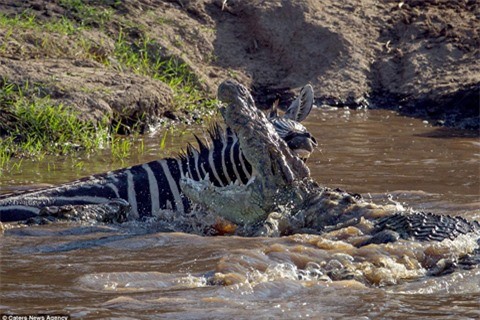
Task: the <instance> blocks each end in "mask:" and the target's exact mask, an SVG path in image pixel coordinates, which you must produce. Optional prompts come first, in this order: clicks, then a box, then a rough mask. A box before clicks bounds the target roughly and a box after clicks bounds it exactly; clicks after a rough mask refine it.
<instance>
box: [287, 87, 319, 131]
mask: <svg viewBox="0 0 480 320" xmlns="http://www.w3.org/2000/svg"><path fill="white" fill-rule="evenodd" d="M312 107H313V88H312V86H311V85H310V84H307V85H306V86H304V87H303V88H302V90H301V91H300V94H299V95H298V97H297V98H296V99H295V100H294V101H293V102H292V104H291V105H290V107H288V109H287V111H286V112H285V116H284V117H285V118H287V119H290V120H295V121H298V122H302V121H303V120H305V119H306V118H307V116H308V115H309V114H310V111H312Z"/></svg>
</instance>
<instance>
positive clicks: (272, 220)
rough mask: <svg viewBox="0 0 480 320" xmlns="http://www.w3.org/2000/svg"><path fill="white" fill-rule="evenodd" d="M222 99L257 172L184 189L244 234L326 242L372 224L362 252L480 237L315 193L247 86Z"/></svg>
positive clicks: (429, 216) (452, 223)
mask: <svg viewBox="0 0 480 320" xmlns="http://www.w3.org/2000/svg"><path fill="white" fill-rule="evenodd" d="M218 98H219V99H220V100H221V101H222V102H223V104H224V106H223V108H222V110H221V112H222V115H223V117H224V120H225V122H226V124H227V126H229V127H230V128H232V130H233V131H235V132H236V134H237V136H238V138H239V142H240V145H241V147H242V150H244V154H245V157H246V159H247V161H248V162H249V163H250V164H251V165H252V172H253V174H252V178H251V180H252V182H251V183H249V184H246V185H229V186H225V187H218V186H215V185H213V184H212V183H210V182H209V181H208V180H193V179H190V178H188V177H184V178H182V179H181V181H180V185H181V188H182V190H183V192H184V193H185V194H186V195H187V196H188V197H189V198H190V199H191V200H192V201H194V202H195V203H198V204H200V205H201V206H203V207H204V208H205V210H207V211H211V212H214V213H215V214H216V215H218V216H221V217H223V218H225V219H227V220H229V221H232V222H234V223H236V224H238V225H241V226H243V227H244V228H243V230H244V232H245V230H247V229H246V228H245V227H248V226H250V229H249V230H250V232H251V234H256V235H267V236H280V235H288V234H292V233H298V232H307V233H316V234H321V233H326V232H331V231H334V230H339V229H341V228H346V227H349V226H358V225H359V224H365V223H366V221H367V222H368V223H369V224H370V227H369V228H368V230H365V234H364V236H363V237H360V238H359V239H358V241H356V242H355V245H356V246H359V247H360V246H366V245H369V244H372V243H377V244H378V243H389V242H395V241H398V240H399V239H410V240H418V241H442V240H444V239H455V238H457V237H458V236H460V235H466V234H475V235H479V234H480V224H479V222H478V221H468V220H466V219H464V218H461V217H455V216H448V215H442V216H440V215H435V214H433V213H428V212H408V210H404V209H402V208H398V206H397V205H393V204H392V205H376V204H374V203H370V202H367V201H365V200H364V199H363V198H362V197H361V196H360V195H356V194H350V193H348V192H344V191H342V190H338V189H337V190H333V189H331V188H328V187H322V186H320V185H318V184H317V183H316V182H315V181H314V180H313V179H311V178H310V176H309V170H308V167H307V164H306V163H305V162H304V161H301V160H300V159H299V158H298V157H296V156H295V155H294V154H293V153H292V151H291V149H290V148H289V147H288V146H287V144H286V143H285V140H283V139H281V138H280V137H279V136H278V135H277V133H276V132H275V130H274V127H273V126H272V124H271V122H270V121H269V120H268V118H267V117H266V116H265V115H264V114H263V113H262V112H259V111H258V109H257V108H256V107H255V103H254V101H253V98H252V97H251V95H250V93H249V92H248V90H247V89H246V88H245V87H244V86H243V85H241V84H239V83H237V82H235V81H232V80H227V81H224V82H223V83H222V84H221V85H220V86H219V88H218ZM364 229H365V228H364ZM479 240H480V239H479Z"/></svg>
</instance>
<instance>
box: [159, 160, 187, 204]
mask: <svg viewBox="0 0 480 320" xmlns="http://www.w3.org/2000/svg"><path fill="white" fill-rule="evenodd" d="M158 162H159V163H160V165H161V166H162V169H163V172H164V173H165V176H166V177H167V180H168V185H169V186H170V190H171V191H172V193H173V198H174V200H175V208H173V209H176V210H178V211H181V212H184V211H185V209H184V207H183V201H182V197H181V196H180V191H179V188H178V182H177V181H175V180H173V177H172V174H171V173H170V169H169V165H167V163H166V161H165V160H160V161H158Z"/></svg>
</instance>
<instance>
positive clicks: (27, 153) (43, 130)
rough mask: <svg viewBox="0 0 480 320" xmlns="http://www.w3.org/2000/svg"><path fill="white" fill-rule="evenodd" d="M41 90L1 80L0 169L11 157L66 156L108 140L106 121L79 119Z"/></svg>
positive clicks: (95, 146)
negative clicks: (42, 93)
mask: <svg viewBox="0 0 480 320" xmlns="http://www.w3.org/2000/svg"><path fill="white" fill-rule="evenodd" d="M41 91H42V89H41V87H39V86H30V85H29V84H28V83H26V84H25V85H24V86H22V87H20V86H18V85H15V84H12V83H8V82H7V81H6V80H5V79H4V80H3V84H2V86H1V87H0V111H1V114H0V120H1V124H0V134H2V133H8V136H7V135H4V136H1V137H0V168H5V167H7V164H8V162H9V160H10V158H11V157H19V158H23V157H34V158H37V159H41V158H42V157H43V156H44V155H45V154H58V155H66V154H72V153H75V152H78V151H82V152H83V151H86V152H91V151H93V150H96V149H98V148H103V147H105V146H106V145H108V144H109V143H110V136H111V132H110V128H109V123H108V122H107V121H106V120H102V121H93V120H81V117H80V115H79V114H78V113H77V112H75V111H74V110H73V109H71V108H69V107H68V106H64V105H62V104H58V105H56V104H54V103H53V102H52V101H51V99H50V98H49V97H48V96H41V95H38V92H41Z"/></svg>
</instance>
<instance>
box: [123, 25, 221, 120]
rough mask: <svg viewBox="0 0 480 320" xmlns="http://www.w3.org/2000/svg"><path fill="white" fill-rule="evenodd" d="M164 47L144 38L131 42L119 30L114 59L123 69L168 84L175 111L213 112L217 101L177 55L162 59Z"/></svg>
mask: <svg viewBox="0 0 480 320" xmlns="http://www.w3.org/2000/svg"><path fill="white" fill-rule="evenodd" d="M161 51H162V50H161V48H160V47H159V46H158V45H157V44H156V43H155V41H153V40H152V39H150V38H149V37H148V36H144V37H143V38H142V39H140V40H138V41H136V42H134V43H130V42H129V41H127V39H126V37H125V35H124V33H123V32H122V31H120V33H119V35H118V38H117V41H116V43H115V57H116V59H117V60H118V61H119V62H120V64H121V65H122V66H123V67H124V68H129V69H131V70H132V71H133V72H135V73H137V74H141V75H146V76H149V77H151V78H153V79H156V80H159V81H162V82H164V83H166V84H167V85H168V86H169V87H170V88H171V89H172V90H173V93H174V97H173V98H174V106H173V109H174V110H183V111H186V112H193V111H194V110H203V111H205V113H207V114H208V113H213V110H215V107H216V104H217V101H216V100H215V99H211V98H210V97H209V96H208V94H206V93H205V92H204V90H202V88H201V87H200V85H199V81H198V79H197V77H196V75H195V73H194V72H193V71H192V70H191V69H190V67H189V66H188V65H187V64H186V63H185V62H183V61H182V60H181V59H180V58H179V57H176V56H162V55H161V54H159V53H160V52H161Z"/></svg>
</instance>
